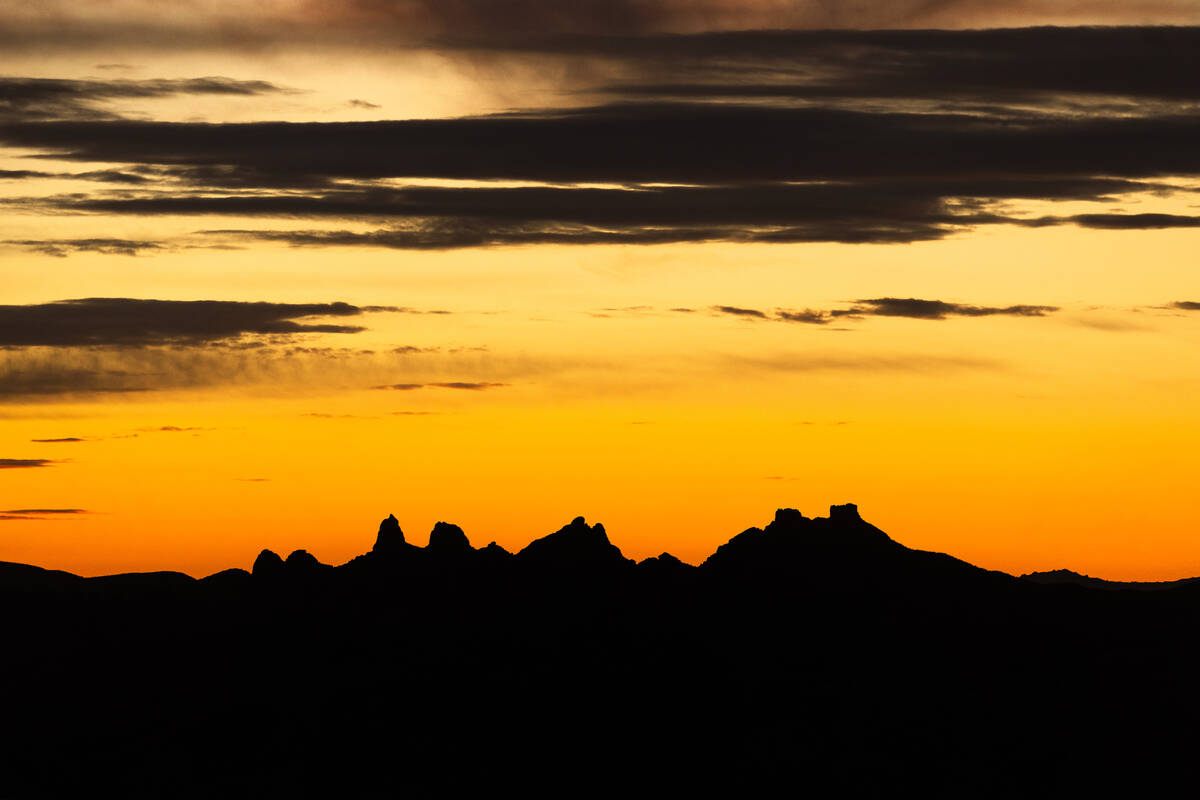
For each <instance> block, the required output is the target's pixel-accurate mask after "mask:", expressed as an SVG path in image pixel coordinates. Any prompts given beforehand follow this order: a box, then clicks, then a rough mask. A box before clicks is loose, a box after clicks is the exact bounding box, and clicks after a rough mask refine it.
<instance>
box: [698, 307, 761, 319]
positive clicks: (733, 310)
mask: <svg viewBox="0 0 1200 800" xmlns="http://www.w3.org/2000/svg"><path fill="white" fill-rule="evenodd" d="M712 310H713V311H716V312H717V313H719V314H730V315H732V316H735V317H754V318H756V319H766V318H767V315H766V314H764V313H763V312H761V311H759V310H758V309H754V308H738V307H737V306H713V307H712Z"/></svg>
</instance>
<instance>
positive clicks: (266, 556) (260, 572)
mask: <svg viewBox="0 0 1200 800" xmlns="http://www.w3.org/2000/svg"><path fill="white" fill-rule="evenodd" d="M250 572H251V574H252V575H254V577H256V578H267V579H270V578H276V577H278V576H280V575H282V574H283V559H282V558H280V557H279V554H278V553H276V552H275V551H273V550H263V551H262V552H261V553H259V554H258V558H256V559H254V566H253V567H252V568H251V570H250Z"/></svg>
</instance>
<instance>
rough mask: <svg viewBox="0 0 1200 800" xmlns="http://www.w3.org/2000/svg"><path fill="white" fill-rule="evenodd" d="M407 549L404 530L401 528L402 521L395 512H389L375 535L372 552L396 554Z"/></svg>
mask: <svg viewBox="0 0 1200 800" xmlns="http://www.w3.org/2000/svg"><path fill="white" fill-rule="evenodd" d="M405 549H407V542H405V541H404V531H402V530H400V522H399V521H398V520H397V519H396V517H395V515H394V514H388V516H387V519H385V520H384V521H383V522H381V523H379V533H378V534H377V535H376V537H375V546H374V547H372V548H371V552H372V553H379V554H380V555H385V556H387V555H396V554H397V553H401V552H403V551H404V550H405Z"/></svg>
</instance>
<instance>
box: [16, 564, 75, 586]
mask: <svg viewBox="0 0 1200 800" xmlns="http://www.w3.org/2000/svg"><path fill="white" fill-rule="evenodd" d="M82 580H83V578H81V577H80V576H78V575H75V574H73V573H70V572H63V571H62V570H57V569H42V568H41V567H34V566H31V565H29V564H14V563H12V562H9V561H0V590H4V589H10V590H27V589H62V588H66V587H69V586H74V585H77V584H78V583H79V582H80V581H82Z"/></svg>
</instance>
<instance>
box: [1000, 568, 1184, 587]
mask: <svg viewBox="0 0 1200 800" xmlns="http://www.w3.org/2000/svg"><path fill="white" fill-rule="evenodd" d="M1021 580H1024V581H1030V582H1032V583H1041V584H1046V585H1050V586H1056V585H1063V584H1072V585H1076V586H1086V587H1088V588H1089V589H1105V590H1107V591H1120V590H1122V589H1128V590H1133V591H1139V592H1160V591H1165V590H1167V589H1177V588H1179V587H1181V586H1187V585H1188V584H1194V583H1197V582H1200V578H1183V579H1181V580H1177V581H1107V580H1104V579H1103V578H1093V577H1091V576H1089V575H1080V574H1079V573H1078V572H1072V571H1071V570H1069V569H1053V570H1048V571H1046V572H1030V573H1027V574H1025V575H1022V576H1021Z"/></svg>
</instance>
